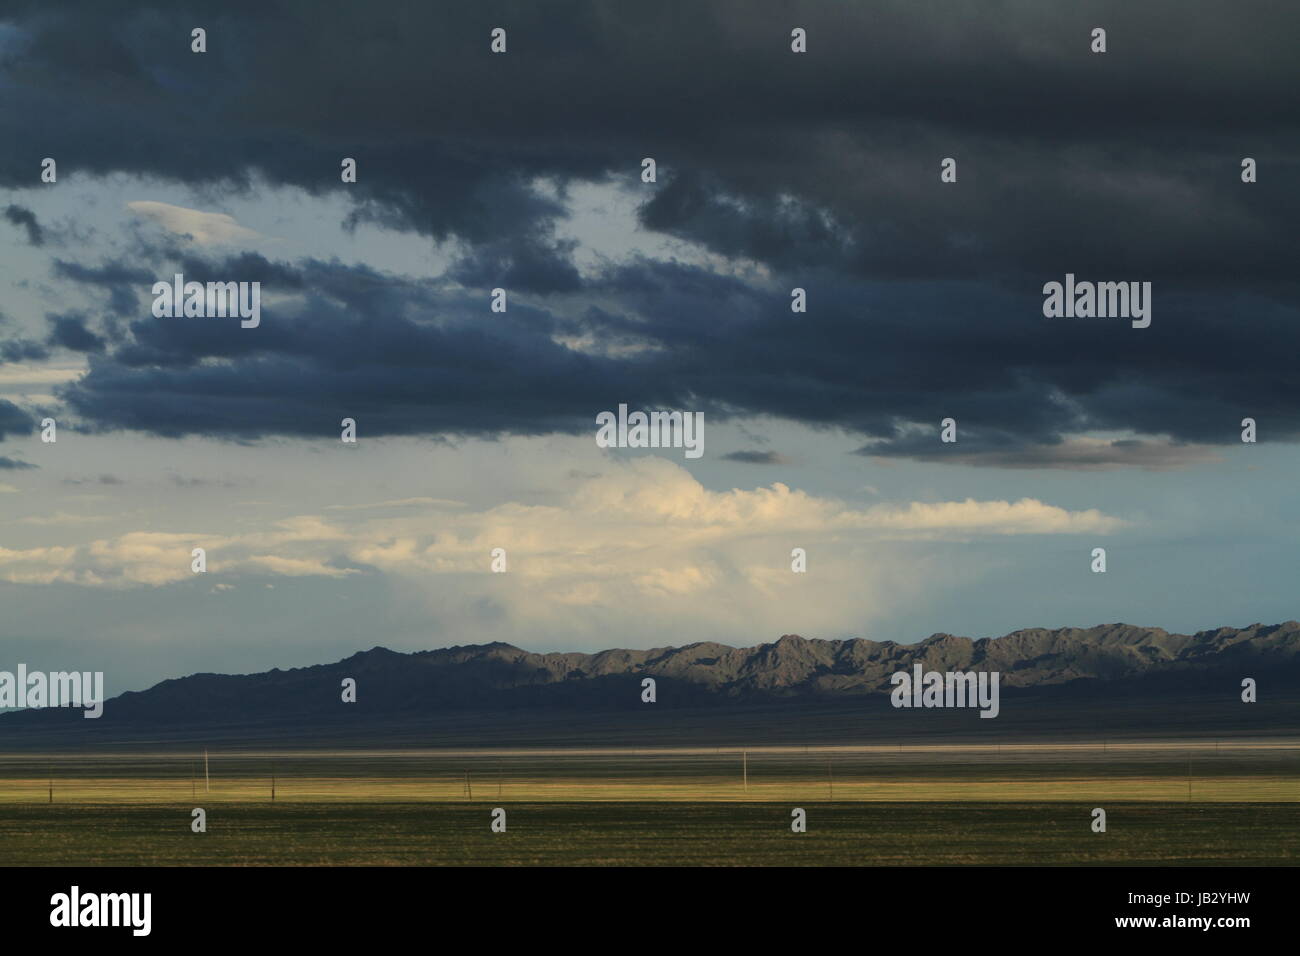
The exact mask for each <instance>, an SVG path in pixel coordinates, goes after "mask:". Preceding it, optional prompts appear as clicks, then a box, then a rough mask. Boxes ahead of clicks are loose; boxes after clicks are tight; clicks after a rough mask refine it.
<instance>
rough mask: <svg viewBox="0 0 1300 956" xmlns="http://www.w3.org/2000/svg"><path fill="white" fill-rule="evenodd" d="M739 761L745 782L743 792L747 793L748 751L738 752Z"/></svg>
mask: <svg viewBox="0 0 1300 956" xmlns="http://www.w3.org/2000/svg"><path fill="white" fill-rule="evenodd" d="M740 761H741V763H740V766H741V773H742V774H743V777H744V781H745V792H746V793H749V751H747V750H742V751H741V752H740Z"/></svg>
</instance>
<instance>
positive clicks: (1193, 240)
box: [0, 0, 1300, 694]
mask: <svg viewBox="0 0 1300 956" xmlns="http://www.w3.org/2000/svg"><path fill="white" fill-rule="evenodd" d="M195 28H202V29H203V30H205V31H206V35H205V39H206V50H205V52H201V53H199V52H194V51H193V49H192V43H193V40H192V31H193V30H194V29H195ZM495 28H502V29H504V30H505V31H506V49H505V52H501V53H495V52H493V51H492V49H491V33H492V31H493V30H494V29H495ZM796 28H799V29H802V30H804V31H805V35H806V52H798V53H797V52H794V51H793V50H792V48H791V47H792V30H794V29H796ZM1096 28H1102V29H1104V30H1105V31H1106V50H1105V52H1104V53H1101V52H1093V50H1092V46H1093V45H1094V43H1095V41H1094V39H1093V31H1094V29H1096ZM1298 34H1300V12H1298V11H1297V10H1296V8H1295V7H1294V6H1293V5H1288V4H1283V3H1242V2H1234V3H1209V2H1207V3H1201V4H1197V5H1196V15H1195V16H1189V15H1187V6H1186V4H1185V3H1167V2H1150V3H1144V4H1141V5H1134V4H1131V3H1087V2H1084V3H1071V4H1069V5H1068V6H1066V5H1059V6H1058V5H1048V4H1043V3H1041V2H1003V3H996V4H986V3H980V4H974V3H957V2H945V3H930V2H924V0H919V2H918V0H911V2H872V3H860V4H842V3H834V2H829V0H825V2H815V3H810V2H775V0H773V2H764V0H747V2H744V3H739V2H736V3H732V2H717V0H694V2H690V3H682V2H666V3H654V4H633V3H626V4H624V3H619V4H612V3H609V2H608V0H600V2H554V3H547V4H537V3H534V2H528V3H501V2H491V0H489V2H483V3H475V4H464V3H457V4H451V3H440V2H429V3H421V4H384V3H380V4H350V3H335V2H319V3H287V2H258V3H243V2H229V0H223V2H220V3H216V2H213V3H195V2H189V0H179V2H171V0H169V2H166V3H150V2H142V0H136V2H131V3H120V2H114V0H94V2H75V0H70V2H64V3H60V4H58V5H56V6H55V7H53V8H51V7H50V5H48V4H45V3H40V2H26V0H4V2H0V669H10V670H12V669H13V668H14V667H15V666H16V665H17V663H19V662H24V663H26V664H27V665H28V666H29V667H30V668H33V669H49V670H54V669H78V670H103V671H105V673H106V684H107V686H108V689H109V693H110V694H113V693H118V692H121V691H124V690H133V689H141V688H144V687H147V686H149V685H150V684H152V683H154V682H156V681H158V680H161V679H165V678H168V677H175V676H181V675H184V674H188V673H192V672H195V671H219V672H236V673H246V672H254V671H259V670H265V669H269V668H272V667H281V668H287V667H294V666H303V665H307V664H313V663H319V662H324V661H330V660H336V659H339V658H341V657H345V656H347V655H349V654H351V653H353V652H355V651H357V650H360V649H365V648H369V647H372V646H375V645H383V646H387V647H390V648H393V649H396V650H419V649H427V648H434V647H444V646H451V645H457V644H476V643H486V642H489V641H506V642H508V643H511V644H515V645H517V646H519V647H523V648H526V649H529V650H533V651H568V650H582V651H591V650H597V649H603V648H608V647H661V646H668V645H682V644H686V643H691V642H694V641H720V642H722V643H726V644H731V645H739V646H748V645H752V644H756V643H760V642H764V641H771V640H775V639H776V638H778V637H780V636H781V635H783V634H790V633H797V634H801V635H803V636H805V637H809V638H825V639H842V638H852V637H863V638H870V639H873V640H893V641H898V642H904V643H909V642H913V641H917V640H921V639H924V638H925V637H927V636H929V635H931V634H933V633H951V634H958V635H964V636H970V637H986V636H997V635H1000V634H1004V633H1007V632H1009V631H1012V630H1015V629H1018V628H1027V627H1065V626H1075V627H1087V626H1092V625H1097V624H1104V623H1114V622H1125V623H1129V624H1137V625H1146V626H1153V627H1162V628H1165V629H1168V630H1173V631H1182V632H1192V631H1197V630H1203V629H1210V628H1215V627H1219V626H1223V625H1232V626H1244V625H1247V624H1250V623H1253V622H1257V621H1258V622H1265V623H1276V622H1280V621H1283V620H1288V619H1292V618H1296V617H1300V612H1298V611H1297V607H1296V605H1297V601H1296V598H1295V597H1294V595H1295V594H1296V590H1295V587H1294V573H1293V572H1294V570H1295V568H1296V564H1297V562H1296V553H1297V545H1296V541H1297V535H1296V531H1297V524H1298V522H1300V504H1298V503H1297V496H1296V494H1295V478H1294V476H1295V475H1296V474H1297V466H1298V465H1300V449H1298V448H1297V441H1300V373H1298V372H1297V366H1296V356H1297V345H1300V314H1297V303H1298V302H1300V298H1297V292H1298V291H1300V287H1298V283H1297V280H1296V274H1295V262H1296V248H1297V247H1296V239H1295V235H1296V229H1295V223H1296V219H1297V212H1300V189H1298V188H1297V185H1296V184H1297V176H1300V159H1298V158H1297V157H1300V149H1298V148H1297V147H1298V146H1300V130H1298V129H1297V124H1298V123H1300V61H1298V60H1297V58H1296V56H1295V52H1294V51H1295V49H1296V42H1297V39H1298ZM1247 157H1249V158H1251V159H1253V160H1254V161H1255V167H1256V174H1257V178H1256V181H1254V182H1243V177H1242V161H1243V159H1244V158H1247ZM46 158H52V159H54V160H55V161H56V175H57V178H56V180H55V181H54V182H44V181H42V161H43V160H44V159H46ZM346 158H351V159H354V160H355V162H356V170H357V175H356V181H355V182H344V181H343V177H342V175H341V167H342V163H343V161H344V159H346ZM646 158H653V159H654V160H655V178H654V181H653V182H647V181H645V178H644V177H643V160H644V159H646ZM946 158H952V159H955V161H956V165H955V170H956V181H955V182H947V181H944V179H943V177H942V176H941V164H942V162H943V160H944V159H946ZM176 273H181V274H183V275H184V276H185V277H186V279H187V280H193V281H200V282H207V281H214V282H215V281H220V282H249V283H251V282H258V283H260V290H261V321H260V324H259V325H258V326H257V327H256V328H243V327H241V323H240V322H239V320H238V319H237V318H236V319H231V318H228V317H226V318H215V317H214V318H209V317H194V316H191V317H170V316H162V317H159V316H156V315H155V314H154V311H153V308H152V306H153V302H154V294H153V292H152V287H153V284H154V283H155V282H158V281H164V282H169V281H171V279H172V277H173V276H174V275H175V274H176ZM1067 274H1070V275H1074V276H1076V277H1077V279H1078V280H1079V281H1085V280H1087V281H1097V282H1101V281H1107V282H1149V283H1151V289H1152V292H1151V299H1150V304H1151V324H1150V326H1149V327H1147V328H1134V327H1133V326H1132V324H1131V323H1130V321H1129V320H1128V319H1127V318H1123V317H1107V318H1096V317H1075V316H1070V317H1047V316H1045V315H1044V309H1043V306H1044V285H1045V283H1048V282H1053V281H1055V282H1064V281H1065V277H1066V275H1067ZM494 289H504V290H505V293H506V303H507V305H506V309H505V311H503V312H502V311H493V310H492V308H491V302H492V290H494ZM794 289H803V290H804V293H805V296H806V311H803V312H796V311H793V310H792V290H794ZM620 404H626V405H627V406H628V407H629V408H630V409H633V410H636V409H642V410H647V411H649V410H679V411H683V412H698V413H702V414H703V416H704V422H705V426H704V433H703V434H704V453H703V455H702V456H701V457H699V458H690V457H687V456H686V455H685V454H684V453H683V449H681V448H660V449H636V448H626V447H616V448H606V447H600V446H599V445H598V444H597V442H596V440H595V436H596V430H597V429H596V416H597V415H599V414H600V413H601V412H604V411H616V410H617V409H618V407H619V405H620ZM1246 417H1250V418H1253V419H1254V420H1255V421H1256V427H1257V437H1258V441H1257V442H1254V443H1245V442H1243V441H1242V419H1243V418H1246ZM46 418H52V419H54V420H55V422H56V429H57V431H56V434H57V440H56V441H54V442H52V443H51V442H45V441H42V439H41V422H42V420H43V419H46ZM344 418H352V419H354V420H355V422H356V434H357V439H358V440H357V441H356V442H355V443H346V442H343V441H342V440H341V422H342V420H343V419H344ZM946 418H952V419H953V420H954V421H955V423H956V438H957V440H956V441H955V442H945V441H942V440H941V422H942V421H943V420H944V419H946ZM200 547H201V548H204V549H205V552H206V554H207V571H206V572H204V573H194V571H193V570H192V566H191V561H192V558H191V554H192V551H193V549H194V548H200ZM495 548H501V549H504V550H505V553H506V561H507V566H506V571H505V573H496V572H494V571H493V570H492V551H493V549H495ZM795 548H801V549H803V551H804V553H805V554H806V571H804V572H796V571H794V570H792V551H793V549H795ZM1096 548H1104V549H1105V551H1106V571H1105V572H1104V573H1097V572H1095V571H1094V570H1093V565H1094V558H1093V552H1094V549H1096Z"/></svg>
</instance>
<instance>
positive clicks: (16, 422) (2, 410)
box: [0, 398, 36, 467]
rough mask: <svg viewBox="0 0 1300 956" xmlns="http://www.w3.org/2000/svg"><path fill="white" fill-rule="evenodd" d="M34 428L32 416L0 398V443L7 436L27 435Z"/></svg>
mask: <svg viewBox="0 0 1300 956" xmlns="http://www.w3.org/2000/svg"><path fill="white" fill-rule="evenodd" d="M35 427H36V423H35V422H34V421H33V420H32V416H30V415H28V414H27V413H26V412H25V411H23V410H22V409H21V408H19V407H18V406H17V405H15V404H14V403H13V402H10V401H6V400H5V399H3V398H0V441H4V440H5V438H6V437H7V436H9V435H26V434H29V433H30V432H31V431H32V429H33V428H35ZM20 467H21V464H20Z"/></svg>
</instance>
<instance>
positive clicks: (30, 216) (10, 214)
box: [4, 203, 45, 246]
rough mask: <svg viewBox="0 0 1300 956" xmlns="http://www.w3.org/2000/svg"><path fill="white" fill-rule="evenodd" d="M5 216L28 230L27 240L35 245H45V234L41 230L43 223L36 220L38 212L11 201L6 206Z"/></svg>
mask: <svg viewBox="0 0 1300 956" xmlns="http://www.w3.org/2000/svg"><path fill="white" fill-rule="evenodd" d="M4 217H5V219H6V220H8V221H9V222H11V223H13V224H14V225H15V226H19V227H21V228H23V229H25V230H27V241H28V242H29V243H31V244H32V245H33V246H43V245H45V234H44V233H43V232H42V231H41V224H40V223H39V222H37V221H36V213H34V212H32V211H31V210H30V209H28V208H26V207H24V206H18V205H14V204H12V203H11V204H10V205H8V206H6V207H5V211H4Z"/></svg>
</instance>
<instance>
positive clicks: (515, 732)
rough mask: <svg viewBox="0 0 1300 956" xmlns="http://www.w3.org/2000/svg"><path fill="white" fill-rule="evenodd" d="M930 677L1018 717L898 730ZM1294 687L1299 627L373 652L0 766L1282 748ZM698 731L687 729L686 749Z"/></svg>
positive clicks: (277, 675) (117, 712)
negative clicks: (570, 753) (896, 740)
mask: <svg viewBox="0 0 1300 956" xmlns="http://www.w3.org/2000/svg"><path fill="white" fill-rule="evenodd" d="M917 663H920V664H921V665H922V666H923V667H924V669H926V670H938V671H972V670H973V671H997V672H998V673H1000V675H1001V678H1000V680H1001V687H1002V694H1003V699H1004V701H1010V702H1012V703H1004V704H1003V717H1002V718H1000V719H999V720H995V721H980V720H976V721H975V722H974V723H973V724H972V722H971V721H970V720H969V718H970V717H972V716H974V714H972V713H970V712H962V713H951V712H950V713H946V714H941V715H940V714H933V715H926V716H925V717H923V718H922V717H921V716H920V715H917V714H907V713H905V712H902V711H894V712H893V718H892V723H891V724H890V726H889V727H888V729H886V727H884V726H882V725H881V720H882V719H884V718H882V715H885V717H889V712H890V711H891V710H892V708H890V707H889V704H888V693H889V691H890V690H891V685H890V681H889V678H890V676H891V675H892V674H894V673H895V672H896V671H900V670H907V671H910V670H911V669H912V668H913V666H914V665H915V664H917ZM646 677H651V678H654V679H655V682H656V685H657V686H656V693H657V700H656V701H655V703H654V705H647V704H646V703H644V702H643V701H642V681H643V679H644V678H646ZM1246 677H1251V678H1254V679H1255V680H1256V681H1258V682H1259V684H1260V685H1261V686H1260V702H1259V703H1258V704H1256V705H1253V708H1252V705H1244V704H1243V703H1242V702H1241V700H1240V693H1241V691H1240V688H1241V680H1242V679H1243V678H1246ZM1297 677H1300V622H1296V621H1287V622H1285V623H1282V624H1274V625H1263V624H1253V625H1250V626H1249V627H1244V628H1231V627H1221V628H1217V629H1214V630H1208V631H1200V632H1198V633H1195V634H1190V635H1188V634H1175V633H1170V632H1167V631H1164V630H1161V629H1159V628H1148V627H1135V626H1130V625H1125V624H1110V625H1101V626H1097V627H1090V628H1060V629H1055V630H1048V629H1042V628H1031V629H1027V630H1020V631H1015V632H1014V633H1011V634H1008V635H1006V636H1005V637H999V638H981V639H978V640H972V639H970V638H965V637H956V636H953V635H950V634H935V635H933V636H931V637H929V638H927V639H925V640H923V641H921V642H919V643H916V644H898V643H894V642H892V641H885V642H875V641H870V640H865V639H851V640H809V639H805V638H802V637H799V636H797V635H785V636H783V637H781V638H780V639H779V640H777V641H775V642H772V643H766V644H759V645H756V646H752V647H739V648H738V647H730V646H727V645H724V644H717V643H696V644H689V645H686V646H683V647H662V648H652V649H649V650H623V649H613V650H606V651H600V652H598V653H594V654H582V653H546V654H541V653H533V652H530V651H526V650H522V649H520V648H518V647H514V646H512V645H509V644H503V643H492V644H481V645H467V646H456V647H447V648H441V649H437V650H427V651H416V652H413V653H399V652H396V651H392V650H388V649H386V648H383V647H375V648H372V649H371V650H368V651H362V652H359V653H357V654H354V655H352V656H351V657H348V658H345V659H344V660H341V661H338V662H336V663H332V664H319V665H313V666H309V667H301V668H293V669H290V670H278V669H277V670H272V671H268V672H265V673H259V674H245V675H223V674H193V675H191V676H188V677H182V678H176V679H172V680H166V681H163V682H161V683H159V684H157V685H155V686H154V687H151V688H149V689H148V690H145V691H139V692H128V693H124V694H121V695H119V696H117V697H113V698H111V699H110V700H108V701H107V702H106V703H105V705H104V715H103V716H102V717H101V718H99V719H98V720H85V719H83V718H82V715H81V711H80V710H73V709H53V708H50V709H45V710H27V711H20V712H14V713H10V714H6V715H4V716H2V717H0V749H25V748H27V747H31V746H46V745H47V746H61V745H73V744H77V743H80V744H87V743H94V742H96V741H106V740H112V741H115V742H120V743H129V742H131V741H142V740H151V741H183V740H187V739H190V738H193V739H199V738H204V739H206V738H208V737H210V736H212V735H214V734H217V735H219V736H221V737H222V738H223V739H236V740H242V741H248V742H250V743H252V742H256V741H266V740H276V741H288V740H292V741H296V742H299V743H302V742H308V741H313V742H317V743H322V744H323V743H325V742H327V741H335V742H337V741H338V740H340V739H343V738H346V739H347V740H353V739H358V740H366V741H368V742H373V741H374V740H375V739H377V738H379V739H383V740H386V741H390V742H393V743H394V744H398V743H411V742H421V741H423V742H429V743H440V744H445V743H448V742H456V743H461V744H466V743H479V742H487V741H489V740H499V739H502V736H503V735H504V739H509V740H516V739H518V738H519V736H520V735H521V734H522V736H524V737H526V738H528V740H529V741H531V742H543V743H545V742H551V743H554V742H556V741H557V740H559V739H563V740H565V741H568V742H574V741H576V740H579V739H581V740H583V741H584V742H587V743H592V742H599V741H600V740H601V739H604V738H608V739H609V740H610V741H617V742H620V743H624V742H627V741H628V740H629V739H630V738H636V739H640V740H644V739H656V738H654V737H653V735H654V734H656V733H658V734H660V735H661V736H662V735H664V734H667V735H670V736H673V737H677V738H682V739H685V737H687V736H689V737H690V738H691V739H692V740H708V739H710V734H711V733H713V732H716V734H717V735H720V736H727V735H729V734H730V733H732V732H733V730H736V729H737V728H739V727H740V726H741V724H740V723H737V722H738V721H742V722H744V726H751V725H754V724H755V722H757V723H758V725H762V726H770V725H771V724H772V722H773V721H776V722H777V723H778V724H780V723H781V722H782V721H784V724H785V725H786V726H787V727H788V728H793V730H792V731H791V732H793V733H795V734H799V733H805V734H808V735H811V736H814V737H818V738H824V739H842V738H844V737H845V736H846V735H847V736H848V737H855V732H854V729H853V726H852V725H853V721H854V717H855V715H857V716H861V717H862V718H863V720H862V722H860V723H859V726H858V728H857V731H856V737H862V738H864V739H865V738H868V737H871V736H872V735H873V734H879V733H882V732H884V733H891V734H892V733H909V734H914V733H925V732H930V733H936V734H940V735H943V734H950V733H954V732H960V733H964V734H969V733H976V732H981V733H986V734H987V733H996V732H1008V731H1009V732H1014V733H1018V734H1021V735H1026V734H1033V733H1035V732H1038V731H1041V732H1044V733H1046V732H1055V733H1058V734H1061V733H1066V732H1069V731H1071V730H1072V729H1077V728H1072V727H1071V719H1072V717H1071V715H1074V716H1077V715H1078V712H1079V711H1080V710H1081V709H1083V710H1087V709H1089V708H1091V709H1092V710H1093V713H1092V717H1091V719H1092V721H1093V722H1094V723H1095V724H1097V725H1098V726H1100V725H1104V724H1106V723H1107V721H1110V722H1111V723H1112V724H1113V723H1115V722H1116V721H1117V720H1118V721H1119V725H1120V726H1119V728H1117V729H1118V730H1119V731H1120V732H1123V727H1124V726H1127V725H1130V724H1131V728H1130V729H1131V730H1132V731H1133V732H1135V733H1136V732H1140V731H1141V730H1143V729H1146V730H1149V731H1153V732H1159V731H1161V730H1162V729H1164V730H1168V731H1169V732H1171V733H1177V732H1181V731H1184V730H1188V729H1189V728H1193V727H1195V728H1200V731H1201V732H1204V731H1205V730H1208V729H1212V728H1218V729H1229V730H1231V729H1233V728H1236V729H1237V730H1238V731H1240V732H1257V733H1265V732H1269V731H1273V732H1284V731H1287V730H1289V729H1292V728H1295V727H1300V681H1298V680H1297V679H1296V678H1297ZM108 678H109V680H110V681H111V675H108ZM348 678H350V679H352V680H353V681H355V683H356V700H355V703H352V702H347V703H345V702H344V701H343V693H342V687H343V684H344V681H345V679H348ZM1175 702H1182V703H1175ZM1265 702H1268V703H1269V704H1270V705H1271V706H1264V704H1265ZM1189 706H1190V711H1189V709H1188V708H1189ZM1018 711H1019V713H1017V712H1018ZM1198 715H1201V716H1202V717H1203V718H1204V719H1203V720H1199V721H1198V720H1197V719H1196V718H1197V716H1198ZM692 716H693V717H697V718H698V722H693V721H691V720H689V719H688V718H690V717H692ZM867 716H869V717H870V721H869V723H870V724H871V726H870V727H868V726H866V723H867V721H866V718H867ZM1153 718H1154V720H1153ZM1189 720H1190V724H1189ZM846 721H847V726H846ZM922 721H923V722H922ZM1126 722H1127V723H1126ZM684 724H691V725H692V726H691V730H690V732H689V733H685V732H684V731H683V726H684ZM979 724H986V725H993V724H996V725H998V726H997V728H992V727H987V726H986V727H979V726H977V725H979ZM538 734H540V735H541V736H540V737H538V736H537V735H538ZM646 734H650V735H651V736H650V737H649V738H647V737H646ZM778 736H779V735H778ZM774 739H775V738H774ZM667 742H671V741H667Z"/></svg>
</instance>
